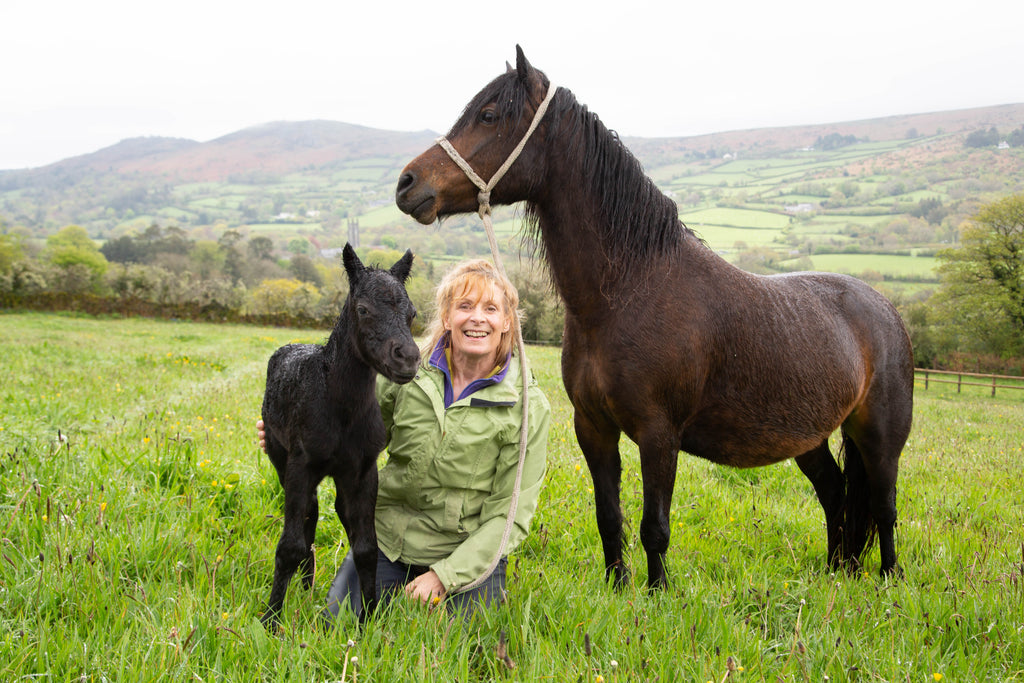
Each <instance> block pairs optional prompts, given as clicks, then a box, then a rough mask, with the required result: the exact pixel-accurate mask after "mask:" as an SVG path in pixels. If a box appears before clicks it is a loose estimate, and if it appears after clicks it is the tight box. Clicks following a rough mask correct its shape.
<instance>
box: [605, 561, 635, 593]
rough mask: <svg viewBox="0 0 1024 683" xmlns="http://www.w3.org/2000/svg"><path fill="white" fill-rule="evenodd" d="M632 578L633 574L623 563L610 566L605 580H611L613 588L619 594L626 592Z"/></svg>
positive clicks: (606, 571)
mask: <svg viewBox="0 0 1024 683" xmlns="http://www.w3.org/2000/svg"><path fill="white" fill-rule="evenodd" d="M631 578H632V574H631V573H630V571H629V567H627V566H626V565H625V564H623V563H622V562H618V563H616V564H613V565H610V566H609V567H607V568H606V569H605V571H604V580H605V581H608V580H609V579H611V581H612V587H613V588H614V589H615V590H617V591H619V592H621V591H623V590H625V588H626V586H628V585H629V584H630V579H631Z"/></svg>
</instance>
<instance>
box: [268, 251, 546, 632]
mask: <svg viewBox="0 0 1024 683" xmlns="http://www.w3.org/2000/svg"><path fill="white" fill-rule="evenodd" d="M436 304H437V306H436V311H437V312H436V314H435V317H434V320H433V321H432V323H431V325H430V328H429V332H430V335H429V342H428V344H427V345H426V346H425V347H424V353H423V357H424V359H425V361H424V363H423V365H422V367H421V371H420V372H419V373H418V374H417V376H416V378H415V379H414V380H412V381H411V382H409V383H408V384H404V385H398V384H393V383H391V382H389V381H387V380H385V379H384V378H380V379H378V383H377V399H378V401H379V403H380V406H381V414H382V416H383V418H384V424H385V426H386V428H387V439H388V445H387V451H388V460H387V463H386V464H385V465H384V467H383V468H382V469H381V471H380V482H379V486H378V494H377V511H376V527H377V544H378V548H379V553H378V562H377V595H378V597H379V598H380V599H381V605H382V606H383V605H384V604H386V603H387V602H388V601H390V599H391V598H392V597H393V596H394V595H396V594H400V593H401V592H403V591H404V594H405V595H406V596H408V597H409V598H411V599H413V600H417V601H419V602H422V603H426V604H433V603H434V602H437V601H438V600H440V599H444V600H445V602H446V605H447V606H448V607H449V609H457V608H462V607H468V608H470V609H472V608H474V607H475V606H477V605H479V604H480V603H483V604H489V603H490V602H491V600H492V599H498V600H501V598H502V597H503V595H504V591H505V563H506V560H505V558H504V557H503V558H502V559H501V561H500V562H499V563H498V565H497V567H496V568H495V569H494V571H493V572H492V573H491V574H490V575H489V576H488V577H487V579H486V580H485V581H483V582H482V583H480V584H479V585H478V586H476V587H475V588H472V589H470V590H467V591H460V589H461V588H462V587H463V586H466V585H468V584H470V583H472V582H474V580H476V579H477V578H478V577H480V576H481V574H483V573H484V572H485V571H486V570H487V569H488V567H490V565H491V563H492V562H493V560H494V558H495V556H496V554H497V552H498V548H499V545H500V543H501V537H502V535H503V533H504V530H505V526H506V520H507V515H508V510H509V503H510V500H511V497H512V495H513V488H514V482H515V476H516V470H517V467H518V463H519V433H520V426H521V420H522V403H521V401H522V379H521V375H520V366H519V360H518V358H516V359H513V339H514V332H513V330H514V327H515V319H516V316H517V315H518V312H517V309H518V305H519V295H518V293H517V292H516V289H515V287H514V286H513V285H512V283H511V282H509V281H508V279H507V278H505V277H504V276H502V275H501V274H500V273H499V272H498V271H497V269H496V268H495V267H494V266H493V265H492V264H490V263H489V262H487V261H484V260H474V261H466V262H463V263H460V264H458V265H457V266H455V267H454V268H453V269H452V270H451V271H450V272H449V273H448V274H447V275H445V277H444V278H443V279H442V281H441V283H440V285H439V286H438V288H437V295H436ZM528 391H529V410H530V415H529V427H528V445H527V452H526V459H525V462H524V467H523V475H522V481H521V486H520V492H519V501H518V506H517V510H516V517H515V523H514V525H513V529H512V534H511V536H510V538H509V539H508V543H507V545H506V547H505V549H504V553H508V552H511V551H512V550H513V549H514V548H515V547H516V546H517V545H518V544H519V543H520V542H521V541H522V540H523V538H525V537H526V534H527V532H528V530H529V526H530V519H531V518H532V516H533V513H534V510H535V509H536V507H537V499H538V496H539V494H540V488H541V484H542V482H543V479H544V472H545V468H546V461H547V435H548V426H549V424H550V406H549V404H548V401H547V398H546V397H545V396H544V394H543V393H542V392H541V390H540V387H539V386H538V385H537V382H536V380H535V379H533V378H532V377H531V379H530V382H529V389H528ZM257 428H258V429H259V430H262V423H260V424H259V425H258V426H257ZM259 435H260V439H261V444H262V437H263V433H262V431H260V434H259ZM358 596H359V586H358V577H357V576H356V572H355V563H354V561H353V559H352V557H351V555H349V556H348V557H346V558H345V560H344V561H343V562H342V565H341V567H340V568H339V569H338V573H337V575H336V576H335V578H334V582H333V583H332V585H331V589H330V591H329V592H328V606H327V609H326V610H325V612H324V616H325V617H326V618H327V619H328V620H329V621H330V620H333V617H334V616H335V615H336V614H337V613H338V610H339V607H340V605H341V604H344V602H345V601H346V600H347V601H348V602H349V604H350V605H351V607H352V609H353V610H354V611H355V612H356V613H357V614H358V613H359V611H360V609H361V604H360V603H361V601H360V600H359V599H358Z"/></svg>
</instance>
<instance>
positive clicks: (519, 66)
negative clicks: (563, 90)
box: [516, 45, 543, 92]
mask: <svg viewBox="0 0 1024 683" xmlns="http://www.w3.org/2000/svg"><path fill="white" fill-rule="evenodd" d="M516 73H517V74H518V75H519V82H520V83H522V84H523V85H524V86H526V89H527V92H533V91H534V90H537V89H540V88H542V87H543V81H542V80H541V77H540V73H539V72H538V71H537V70H536V69H534V68H533V65H532V64H530V62H529V60H527V59H526V55H525V54H524V53H523V48H521V47H519V46H518V45H516Z"/></svg>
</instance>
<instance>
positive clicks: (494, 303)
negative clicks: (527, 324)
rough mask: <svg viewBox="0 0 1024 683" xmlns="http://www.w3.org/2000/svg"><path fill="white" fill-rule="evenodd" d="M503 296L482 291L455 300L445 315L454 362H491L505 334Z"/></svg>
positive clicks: (493, 290)
mask: <svg viewBox="0 0 1024 683" xmlns="http://www.w3.org/2000/svg"><path fill="white" fill-rule="evenodd" d="M503 302H504V292H502V291H501V290H500V289H498V288H497V287H484V288H481V289H480V290H478V291H470V292H467V293H466V294H464V295H463V296H461V297H456V299H455V300H454V301H453V302H452V307H451V309H450V310H449V311H448V316H447V320H446V321H445V329H447V330H450V331H451V338H452V357H453V358H455V359H457V361H456V362H458V360H462V359H466V360H470V359H477V360H479V359H483V360H486V359H491V360H493V359H494V358H495V355H496V354H497V351H498V345H499V344H500V343H501V335H502V334H503V333H505V332H508V331H509V328H510V327H511V324H512V323H511V320H510V319H509V317H508V316H507V315H505V307H504V304H503Z"/></svg>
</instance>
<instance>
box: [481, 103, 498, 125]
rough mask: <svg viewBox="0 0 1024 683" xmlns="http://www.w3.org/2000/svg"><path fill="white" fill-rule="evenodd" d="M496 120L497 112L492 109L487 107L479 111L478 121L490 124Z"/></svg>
mask: <svg viewBox="0 0 1024 683" xmlns="http://www.w3.org/2000/svg"><path fill="white" fill-rule="evenodd" d="M497 120H498V112H496V111H495V110H494V109H492V108H490V107H487V108H486V109H484V110H482V111H481V112H480V123H482V124H484V125H487V126H490V125H493V124H494V123H495V122H497Z"/></svg>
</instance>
